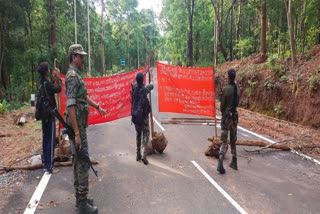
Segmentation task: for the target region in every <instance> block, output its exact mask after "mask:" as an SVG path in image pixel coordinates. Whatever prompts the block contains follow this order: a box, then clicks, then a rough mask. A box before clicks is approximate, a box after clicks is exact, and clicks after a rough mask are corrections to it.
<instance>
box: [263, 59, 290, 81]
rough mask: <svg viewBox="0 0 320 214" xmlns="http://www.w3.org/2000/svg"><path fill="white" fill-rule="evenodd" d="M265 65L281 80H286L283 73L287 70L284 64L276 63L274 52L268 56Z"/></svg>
mask: <svg viewBox="0 0 320 214" xmlns="http://www.w3.org/2000/svg"><path fill="white" fill-rule="evenodd" d="M266 64H267V67H268V68H269V69H270V70H271V71H272V72H273V73H274V74H275V75H276V76H277V77H280V78H282V80H284V81H286V76H285V74H286V73H287V71H288V68H286V67H285V66H284V65H282V64H279V63H278V55H276V54H274V55H271V56H269V58H268V61H267V63H266Z"/></svg>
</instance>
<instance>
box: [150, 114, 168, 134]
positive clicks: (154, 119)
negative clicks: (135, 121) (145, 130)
mask: <svg viewBox="0 0 320 214" xmlns="http://www.w3.org/2000/svg"><path fill="white" fill-rule="evenodd" d="M152 118H153V121H154V122H156V124H157V125H158V126H159V127H160V129H161V130H162V131H165V129H164V128H163V127H162V126H161V124H160V123H159V122H158V121H157V120H156V118H155V117H152Z"/></svg>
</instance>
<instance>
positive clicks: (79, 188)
mask: <svg viewBox="0 0 320 214" xmlns="http://www.w3.org/2000/svg"><path fill="white" fill-rule="evenodd" d="M79 131H80V139H81V155H78V156H74V158H73V178H74V182H73V186H74V189H75V195H76V198H77V199H79V200H84V199H87V195H88V192H89V169H90V165H89V163H87V162H86V161H85V159H84V158H83V156H84V155H87V156H89V153H88V140H87V131H86V128H80V130H79Z"/></svg>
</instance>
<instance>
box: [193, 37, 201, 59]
mask: <svg viewBox="0 0 320 214" xmlns="http://www.w3.org/2000/svg"><path fill="white" fill-rule="evenodd" d="M199 58H200V33H199V32H197V33H196V38H195V54H194V60H195V63H196V64H197V63H198V61H199Z"/></svg>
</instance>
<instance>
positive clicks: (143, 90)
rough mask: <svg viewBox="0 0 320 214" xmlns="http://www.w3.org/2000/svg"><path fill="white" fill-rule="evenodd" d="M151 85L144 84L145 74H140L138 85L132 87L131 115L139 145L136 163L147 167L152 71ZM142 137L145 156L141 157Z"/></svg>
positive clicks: (138, 74)
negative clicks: (141, 163)
mask: <svg viewBox="0 0 320 214" xmlns="http://www.w3.org/2000/svg"><path fill="white" fill-rule="evenodd" d="M149 72H150V84H149V85H146V86H145V85H144V84H143V79H144V78H143V73H141V72H139V73H137V75H136V81H137V83H136V84H135V85H133V86H132V100H131V105H132V107H131V108H132V109H131V115H132V122H133V123H134V126H135V129H136V143H137V157H136V161H140V160H142V162H143V163H144V164H145V165H148V163H149V161H148V160H147V144H148V141H149V136H150V131H149V113H150V110H151V107H150V102H149V100H148V97H147V94H149V93H150V92H151V90H152V89H153V74H152V70H151V69H150V71H149ZM141 135H142V145H143V155H142V156H141Z"/></svg>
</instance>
